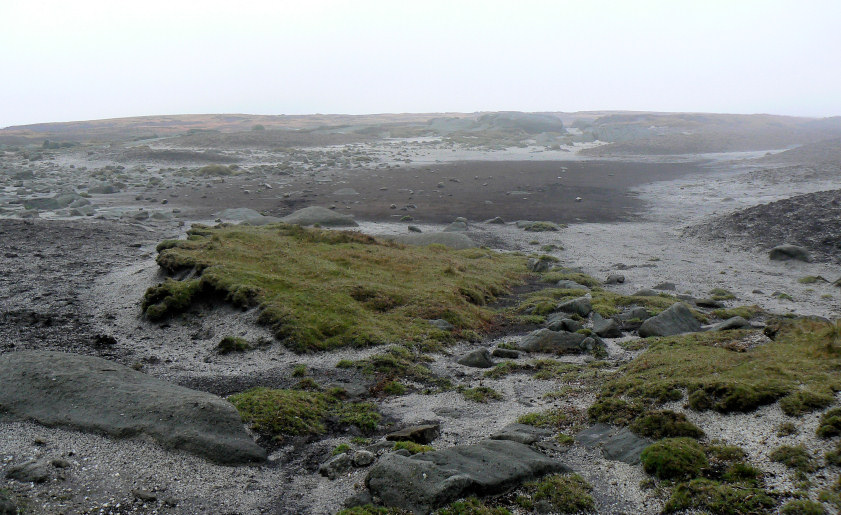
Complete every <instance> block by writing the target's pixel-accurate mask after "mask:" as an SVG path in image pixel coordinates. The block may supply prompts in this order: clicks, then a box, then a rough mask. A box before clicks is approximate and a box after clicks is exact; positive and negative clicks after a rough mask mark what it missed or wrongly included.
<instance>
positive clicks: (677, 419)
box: [629, 410, 704, 440]
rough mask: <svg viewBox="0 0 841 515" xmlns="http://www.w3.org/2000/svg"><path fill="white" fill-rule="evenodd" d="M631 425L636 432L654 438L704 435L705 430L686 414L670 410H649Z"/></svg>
mask: <svg viewBox="0 0 841 515" xmlns="http://www.w3.org/2000/svg"><path fill="white" fill-rule="evenodd" d="M629 427H630V429H631V431H633V432H634V433H636V434H638V435H640V436H645V437H648V438H652V439H654V440H659V439H661V438H673V437H678V436H685V437H688V438H703V437H704V432H703V431H701V429H700V428H699V427H698V426H696V425H695V424H693V423H692V422H690V421H689V420H687V419H686V415H684V414H683V413H675V412H674V411H669V410H660V411H649V412H648V413H645V414H644V415H642V416H640V417H638V418H637V419H636V420H634V421H633V422H632V423H631V425H630V426H629Z"/></svg>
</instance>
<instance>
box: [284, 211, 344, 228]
mask: <svg viewBox="0 0 841 515" xmlns="http://www.w3.org/2000/svg"><path fill="white" fill-rule="evenodd" d="M281 221H283V222H286V223H288V224H294V225H316V224H318V225H320V226H321V227H356V226H358V225H359V224H357V223H356V221H355V220H354V219H353V218H352V217H350V216H348V215H343V214H341V213H336V212H335V211H331V210H330V209H327V208H326V207H321V206H309V207H305V208H304V209H299V210H298V211H295V212H294V213H292V214H291V215H287V216H284V217H283V218H281Z"/></svg>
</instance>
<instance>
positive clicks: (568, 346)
mask: <svg viewBox="0 0 841 515" xmlns="http://www.w3.org/2000/svg"><path fill="white" fill-rule="evenodd" d="M584 338H586V336H584V335H583V334H579V333H570V332H567V331H552V330H549V329H538V330H536V331H532V332H530V333H529V334H527V335H526V336H524V337H523V339H522V340H521V341H520V343H519V345H518V348H519V349H520V350H524V351H526V352H549V353H554V354H571V353H576V352H581V342H583V341H584Z"/></svg>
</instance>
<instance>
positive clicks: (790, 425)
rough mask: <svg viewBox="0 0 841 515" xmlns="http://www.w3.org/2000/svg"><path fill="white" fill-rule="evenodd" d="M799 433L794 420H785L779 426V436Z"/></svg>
mask: <svg viewBox="0 0 841 515" xmlns="http://www.w3.org/2000/svg"><path fill="white" fill-rule="evenodd" d="M797 433H798V431H797V426H796V425H794V422H783V423H782V424H780V425H779V426H778V427H777V436H780V437H782V436H791V435H796V434H797Z"/></svg>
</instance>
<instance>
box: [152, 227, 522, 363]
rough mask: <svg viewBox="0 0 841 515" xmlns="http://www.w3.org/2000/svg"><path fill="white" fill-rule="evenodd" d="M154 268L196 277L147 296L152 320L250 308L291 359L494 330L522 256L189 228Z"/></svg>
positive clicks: (291, 232)
mask: <svg viewBox="0 0 841 515" xmlns="http://www.w3.org/2000/svg"><path fill="white" fill-rule="evenodd" d="M161 247H162V248H161V251H160V253H159V255H158V259H157V261H158V264H159V265H160V266H161V267H162V268H164V269H165V270H166V271H168V272H170V273H175V272H177V271H180V270H185V269H195V270H196V272H197V273H198V274H199V277H198V278H194V279H190V280H188V281H174V280H171V279H170V280H167V281H166V282H164V283H163V284H162V285H159V286H156V287H153V288H150V289H149V291H148V292H147V294H146V296H145V298H144V302H143V309H144V311H145V312H146V314H147V315H148V316H149V317H150V318H153V319H161V318H163V317H165V316H168V315H170V314H174V313H178V312H180V311H184V310H185V309H187V308H188V307H189V306H190V305H191V304H192V303H193V302H195V301H196V300H198V298H200V297H201V295H203V294H207V293H216V294H222V295H223V296H224V297H225V298H226V300H227V301H229V302H231V303H233V304H235V305H237V306H244V307H247V306H252V305H257V306H259V307H260V308H261V315H260V321H261V322H262V323H264V324H266V325H268V326H270V327H271V328H272V329H273V330H274V332H275V334H276V336H277V337H278V338H279V339H281V340H283V341H285V342H286V343H287V344H288V345H289V346H290V347H291V348H293V349H295V350H297V351H306V350H318V349H331V348H336V347H343V346H367V345H374V344H381V343H388V342H399V341H413V342H424V341H429V340H431V341H439V342H443V341H449V340H450V339H452V338H453V336H454V335H453V334H451V333H450V332H448V331H442V330H440V329H437V328H436V327H434V326H432V325H431V324H430V323H429V322H428V321H427V320H430V319H444V320H447V321H448V322H450V323H451V324H453V325H454V326H455V336H458V334H459V332H461V331H480V332H481V331H486V330H490V329H492V328H493V327H495V323H497V321H498V319H497V318H496V317H497V316H498V312H497V311H495V310H494V309H491V308H489V307H488V305H487V304H488V303H489V302H492V301H494V300H495V299H496V298H497V297H498V296H499V295H502V294H504V293H506V292H507V291H508V288H509V287H510V286H511V285H513V284H516V283H518V282H520V281H522V280H523V278H524V277H525V275H526V268H525V261H526V258H525V257H524V256H520V255H514V254H503V253H498V252H493V251H490V250H486V249H466V250H452V249H448V248H446V247H443V246H440V245H430V246H427V247H407V246H402V245H399V244H396V243H393V242H385V241H380V240H377V239H375V238H372V237H370V236H367V235H364V234H360V233H355V232H340V231H326V230H321V229H306V228H301V227H298V226H293V225H285V224H279V225H271V226H263V227H247V226H226V225H220V226H216V227H212V228H211V227H205V226H194V227H193V229H191V230H190V231H189V233H188V239H187V240H181V241H177V242H173V241H167V242H165V244H162V245H161Z"/></svg>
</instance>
